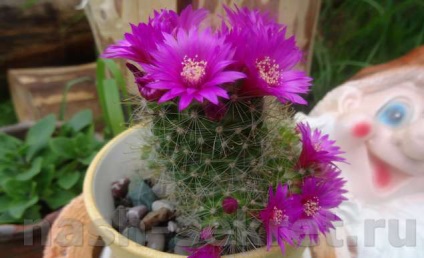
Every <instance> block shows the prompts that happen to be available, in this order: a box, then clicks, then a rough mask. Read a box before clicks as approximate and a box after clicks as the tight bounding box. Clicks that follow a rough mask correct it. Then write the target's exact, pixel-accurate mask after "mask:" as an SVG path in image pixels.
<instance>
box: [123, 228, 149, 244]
mask: <svg viewBox="0 0 424 258" xmlns="http://www.w3.org/2000/svg"><path fill="white" fill-rule="evenodd" d="M122 235H124V236H126V237H127V238H129V239H131V240H132V241H134V242H136V243H138V244H140V245H145V244H146V233H144V232H142V231H141V230H140V229H139V228H136V227H128V228H126V229H125V230H124V232H123V233H122Z"/></svg>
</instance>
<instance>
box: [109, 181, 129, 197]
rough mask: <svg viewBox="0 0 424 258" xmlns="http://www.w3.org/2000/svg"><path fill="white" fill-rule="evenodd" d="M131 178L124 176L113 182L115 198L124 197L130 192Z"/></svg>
mask: <svg viewBox="0 0 424 258" xmlns="http://www.w3.org/2000/svg"><path fill="white" fill-rule="evenodd" d="M129 184H130V180H129V179H128V178H122V179H120V180H118V181H115V182H113V183H112V187H111V188H112V196H113V198H115V199H120V198H124V197H125V196H126V195H127V193H128V185H129Z"/></svg>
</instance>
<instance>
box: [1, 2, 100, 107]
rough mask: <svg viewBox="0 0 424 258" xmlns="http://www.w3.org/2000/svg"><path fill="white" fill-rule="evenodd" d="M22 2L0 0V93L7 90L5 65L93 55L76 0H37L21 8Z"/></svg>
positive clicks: (80, 60)
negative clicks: (76, 7)
mask: <svg viewBox="0 0 424 258" xmlns="http://www.w3.org/2000/svg"><path fill="white" fill-rule="evenodd" d="M25 2H28V1H26V0H7V1H5V0H2V1H0V94H3V93H5V92H6V90H7V87H6V85H7V84H6V71H7V69H11V68H29V67H41V66H60V65H66V64H67V65H70V64H81V63H87V62H91V61H93V60H94V59H95V51H94V49H93V45H94V40H93V36H92V34H91V31H90V26H89V24H88V22H87V20H86V19H85V17H84V13H83V12H82V11H81V10H75V6H76V5H77V4H78V2H79V0H39V1H35V3H34V5H33V6H32V7H31V8H23V7H22V6H23V5H24V3H25ZM4 95H6V94H4ZM4 95H3V96H4ZM0 99H1V98H0Z"/></svg>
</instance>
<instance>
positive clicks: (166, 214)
mask: <svg viewBox="0 0 424 258" xmlns="http://www.w3.org/2000/svg"><path fill="white" fill-rule="evenodd" d="M173 216H174V213H173V212H171V211H170V210H168V209H166V208H161V209H159V210H157V211H152V212H149V213H147V215H146V216H145V217H144V218H143V219H142V220H141V221H140V224H139V228H140V229H141V230H143V231H147V230H150V229H152V228H153V227H154V226H156V225H158V224H160V223H162V222H166V221H169V220H170V219H171V218H172V217H173Z"/></svg>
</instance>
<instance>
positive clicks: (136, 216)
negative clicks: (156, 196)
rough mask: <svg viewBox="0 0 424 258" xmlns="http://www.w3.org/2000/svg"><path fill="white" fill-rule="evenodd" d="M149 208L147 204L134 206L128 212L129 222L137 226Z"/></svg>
mask: <svg viewBox="0 0 424 258" xmlns="http://www.w3.org/2000/svg"><path fill="white" fill-rule="evenodd" d="M147 212H148V210H147V207H146V206H145V205H139V206H136V207H132V208H130V209H129V210H128V212H127V219H128V224H129V225H130V226H132V227H137V226H138V224H139V223H140V220H141V219H142V218H143V217H144V216H145V215H146V214H147Z"/></svg>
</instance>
